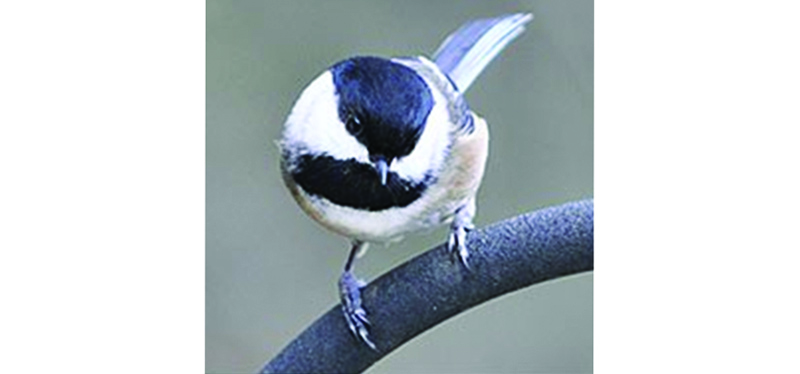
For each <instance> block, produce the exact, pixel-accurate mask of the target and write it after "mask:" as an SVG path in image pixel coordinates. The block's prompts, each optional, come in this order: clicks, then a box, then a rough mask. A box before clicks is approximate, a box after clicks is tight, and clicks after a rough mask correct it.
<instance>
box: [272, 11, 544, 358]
mask: <svg viewBox="0 0 800 374" xmlns="http://www.w3.org/2000/svg"><path fill="white" fill-rule="evenodd" d="M532 19H533V15H532V14H523V13H520V14H511V15H504V16H501V17H497V18H488V19H478V20H473V21H471V22H468V23H466V24H464V25H463V26H462V27H461V28H459V29H458V30H456V31H455V32H454V33H452V34H451V35H450V36H448V37H447V39H445V41H444V42H443V43H442V45H441V46H440V47H439V49H438V50H437V51H436V53H435V54H434V55H433V61H431V60H429V59H428V58H425V57H423V56H418V57H396V58H382V57H353V58H348V59H346V60H343V61H341V62H338V63H336V64H334V65H333V66H331V67H330V68H329V69H328V70H326V71H325V72H323V73H322V74H321V75H320V76H319V77H317V78H316V79H315V80H314V81H312V82H311V84H309V85H308V87H306V89H305V90H304V91H303V92H302V94H301V95H300V97H299V99H298V100H297V102H296V103H295V105H294V107H293V108H292V111H291V113H290V114H289V117H288V119H287V120H286V124H285V128H284V131H283V136H282V139H281V141H280V147H281V170H282V172H283V178H284V181H285V182H286V185H287V187H288V188H289V190H290V191H291V193H292V196H293V197H294V198H295V200H296V201H297V203H298V204H299V205H300V207H301V208H302V209H303V210H304V211H305V212H306V213H307V214H308V215H309V216H311V218H313V219H314V220H315V221H317V222H318V223H320V224H321V225H322V226H324V227H326V228H327V229H329V230H331V231H333V232H336V233H338V234H340V235H343V236H345V237H347V238H349V239H350V240H351V243H352V246H351V249H350V254H349V256H348V258H347V262H346V263H345V267H344V271H343V273H342V276H341V278H340V280H339V291H340V292H339V293H340V297H341V302H342V311H343V313H344V316H345V319H346V320H347V324H348V326H349V328H350V330H351V331H352V332H353V334H354V335H355V336H356V337H357V338H358V339H360V340H361V341H363V342H364V343H365V344H366V345H368V346H369V347H371V348H373V349H375V344H374V343H373V342H372V341H371V340H370V338H369V331H368V326H369V321H368V319H367V312H366V310H365V309H364V307H363V306H362V303H361V292H360V289H361V288H362V287H363V285H364V283H363V282H362V281H360V280H359V279H358V278H356V277H355V275H354V274H353V271H352V270H353V262H354V259H355V257H356V255H357V254H358V253H362V252H363V251H364V250H365V249H366V246H367V244H368V243H370V242H389V241H394V240H398V239H400V238H401V237H402V236H403V235H405V234H407V233H411V232H415V231H419V230H424V229H429V228H432V227H436V226H439V225H444V224H449V225H450V235H449V238H448V241H447V247H448V249H449V250H450V251H451V253H453V254H454V256H456V257H457V258H458V259H459V260H460V262H461V263H462V264H463V266H465V267H467V268H468V267H469V261H468V258H469V251H468V249H467V247H466V233H467V231H468V230H470V229H471V228H472V227H473V226H472V219H473V217H474V216H475V209H476V208H475V196H476V194H477V191H478V188H479V186H480V183H481V179H482V178H483V171H484V166H485V164H486V157H487V154H488V146H489V132H488V128H487V126H486V122H485V121H484V120H483V119H482V118H480V117H479V116H478V115H476V114H475V113H474V112H472V111H471V110H470V108H469V106H468V105H467V103H466V101H465V100H464V97H463V93H464V92H465V91H466V90H467V89H468V88H469V87H470V85H471V84H472V83H473V81H474V80H475V78H477V77H478V75H479V74H480V73H481V72H482V71H483V70H484V69H485V68H486V66H487V65H488V64H489V63H490V62H491V61H492V60H493V59H494V58H495V56H497V54H498V53H500V51H502V50H503V49H504V48H505V47H506V46H507V45H508V44H509V43H510V42H511V41H512V40H514V39H515V38H516V37H517V36H519V35H520V34H521V33H522V32H523V31H524V30H525V24H526V23H528V22H529V21H531V20H532Z"/></svg>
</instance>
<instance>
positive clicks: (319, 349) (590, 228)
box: [263, 200, 594, 373]
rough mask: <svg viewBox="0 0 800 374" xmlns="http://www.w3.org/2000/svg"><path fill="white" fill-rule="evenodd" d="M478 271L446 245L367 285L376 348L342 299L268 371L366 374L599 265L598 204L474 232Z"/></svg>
mask: <svg viewBox="0 0 800 374" xmlns="http://www.w3.org/2000/svg"><path fill="white" fill-rule="evenodd" d="M468 248H469V250H470V257H469V264H470V270H466V269H465V268H464V267H463V266H462V265H461V264H460V263H458V261H457V260H454V259H453V257H451V256H450V255H449V253H448V252H447V250H446V248H445V247H444V246H443V245H441V246H439V247H436V248H434V249H432V250H429V251H427V252H425V253H423V254H421V255H419V256H417V257H416V258H414V259H412V260H410V261H408V262H406V263H405V264H402V265H400V266H399V267H397V268H395V269H393V270H392V271H390V272H388V273H386V274H384V275H383V276H381V277H379V278H378V279H376V280H375V281H373V282H372V283H370V284H369V285H368V286H367V287H366V288H364V289H363V290H362V296H363V300H364V308H365V309H367V312H368V313H369V319H370V321H371V322H372V324H373V326H374V327H373V328H372V329H371V330H370V337H371V339H372V341H373V342H375V344H376V345H377V348H378V351H377V352H376V351H373V350H371V349H370V348H369V347H367V346H366V345H365V344H363V343H361V342H359V341H357V340H356V339H355V338H354V337H353V336H352V335H351V334H350V331H349V330H348V328H347V324H346V323H345V320H344V317H342V312H341V309H340V306H339V305H336V306H335V307H333V308H332V309H331V310H329V311H328V312H327V313H325V315H323V316H322V317H320V318H319V319H318V320H317V321H315V322H314V323H313V324H312V325H311V326H309V327H308V328H307V329H306V330H305V331H304V332H303V333H302V334H301V335H300V336H298V337H297V338H295V340H294V341H292V342H291V343H289V345H288V346H287V347H286V348H284V349H283V351H282V352H281V353H279V354H278V356H276V357H275V358H273V359H272V361H270V362H269V363H268V364H267V365H266V366H265V367H264V369H263V373H349V372H361V371H364V370H365V369H367V368H368V367H369V366H370V365H372V364H373V363H375V362H376V361H378V360H379V359H381V358H382V357H383V356H385V355H387V354H388V353H389V352H391V351H392V350H394V349H396V348H397V347H399V346H401V345H402V344H403V343H405V342H407V341H408V340H410V339H411V338H413V337H415V336H417V335H418V334H420V333H422V332H423V331H425V330H427V329H429V328H431V327H433V326H435V325H436V324H438V323H440V322H442V321H444V320H446V319H447V318H450V317H452V316H454V315H456V314H458V313H460V312H462V311H464V310H466V309H469V308H471V307H473V306H475V305H478V304H480V303H483V302H485V301H487V300H490V299H492V298H494V297H497V296H500V295H502V294H505V293H508V292H511V291H514V290H517V289H520V288H523V287H527V286H530V285H533V284H536V283H540V282H544V281H547V280H550V279H554V278H558V277H562V276H565V275H570V274H576V273H581V272H585V271H590V270H592V269H593V268H594V202H593V200H583V201H578V202H573V203H567V204H564V205H560V206H556V207H551V208H546V209H542V210H538V211H535V212H531V213H527V214H523V215H521V216H517V217H514V218H510V219H507V220H505V221H502V222H499V223H496V224H493V225H491V226H489V227H486V228H484V229H482V230H475V231H473V232H471V233H470V235H469V236H468Z"/></svg>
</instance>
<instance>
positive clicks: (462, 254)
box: [447, 205, 475, 269]
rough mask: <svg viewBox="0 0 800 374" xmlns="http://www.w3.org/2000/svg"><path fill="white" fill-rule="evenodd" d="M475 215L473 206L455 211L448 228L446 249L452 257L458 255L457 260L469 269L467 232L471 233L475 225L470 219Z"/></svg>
mask: <svg viewBox="0 0 800 374" xmlns="http://www.w3.org/2000/svg"><path fill="white" fill-rule="evenodd" d="M474 214H475V208H474V205H473V206H472V207H471V208H470V207H468V206H467V207H462V208H461V209H459V210H458V211H456V216H455V218H454V219H453V224H452V225H451V226H450V237H449V238H448V240H447V249H448V250H449V251H450V253H451V254H452V255H454V256H455V255H458V260H459V261H461V263H462V264H463V265H464V267H465V268H467V269H469V262H468V261H467V259H468V258H469V251H467V232H468V231H472V230H473V229H474V228H475V225H473V224H472V217H473V215H474Z"/></svg>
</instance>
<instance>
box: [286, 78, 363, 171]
mask: <svg viewBox="0 0 800 374" xmlns="http://www.w3.org/2000/svg"><path fill="white" fill-rule="evenodd" d="M337 102H338V99H337V97H336V87H335V86H334V85H333V75H332V74H331V72H329V71H326V72H324V73H322V75H320V76H319V77H317V79H315V80H314V81H313V82H311V84H310V85H308V87H307V88H306V89H305V90H303V93H302V94H301V95H300V98H299V99H297V102H296V103H295V104H294V107H293V108H292V112H291V114H289V118H288V119H287V120H286V127H285V128H284V131H283V140H282V143H283V149H289V150H299V149H305V152H308V153H312V154H327V155H330V156H332V157H334V158H336V159H340V160H347V159H352V158H354V159H356V160H358V161H360V162H365V163H367V162H369V152H368V151H367V148H366V147H364V145H363V144H361V143H359V142H358V140H356V138H354V137H353V136H352V135H350V133H348V132H347V130H346V129H345V127H344V124H343V123H342V121H341V120H339V113H338V108H337Z"/></svg>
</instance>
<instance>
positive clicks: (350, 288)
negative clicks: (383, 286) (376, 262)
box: [339, 271, 378, 351]
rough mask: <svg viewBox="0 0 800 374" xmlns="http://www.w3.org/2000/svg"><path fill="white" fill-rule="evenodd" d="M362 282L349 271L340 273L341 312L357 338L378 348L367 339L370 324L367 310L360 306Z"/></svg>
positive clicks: (371, 346) (373, 347)
mask: <svg viewBox="0 0 800 374" xmlns="http://www.w3.org/2000/svg"><path fill="white" fill-rule="evenodd" d="M362 287H364V282H363V281H361V280H359V279H358V278H356V277H355V275H353V273H352V272H350V271H345V272H344V273H342V277H341V278H340V279H339V296H340V297H341V301H342V313H343V314H344V319H345V320H346V321H347V327H348V328H350V332H352V333H353V336H355V337H356V338H357V339H359V340H361V341H362V342H364V344H366V345H367V346H368V347H370V348H372V349H373V350H376V351H377V350H378V349H377V348H376V347H375V343H373V342H372V341H371V340H370V339H369V331H368V330H367V326H371V324H370V322H369V320H368V319H367V311H366V310H364V308H363V307H362V306H361V288H362Z"/></svg>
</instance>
